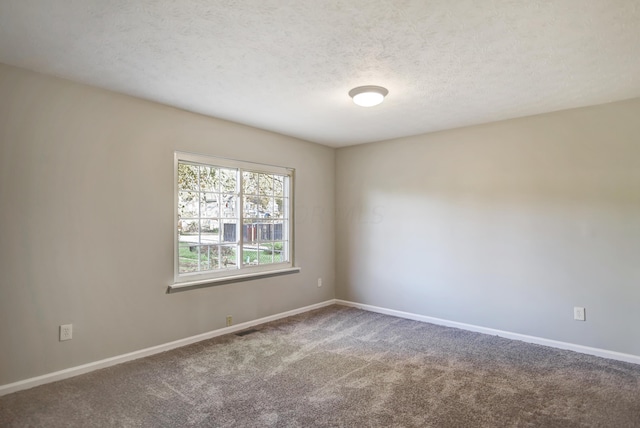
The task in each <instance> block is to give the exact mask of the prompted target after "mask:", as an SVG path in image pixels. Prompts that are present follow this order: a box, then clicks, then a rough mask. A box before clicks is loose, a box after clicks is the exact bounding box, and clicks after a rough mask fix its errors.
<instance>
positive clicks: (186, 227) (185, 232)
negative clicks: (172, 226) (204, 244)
mask: <svg viewBox="0 0 640 428" xmlns="http://www.w3.org/2000/svg"><path fill="white" fill-rule="evenodd" d="M199 232H200V222H199V221H198V220H180V222H179V223H178V233H179V235H180V241H189V242H198V233H199ZM189 236H190V237H194V236H195V241H194V240H193V239H187V237H189ZM183 237H185V239H183Z"/></svg>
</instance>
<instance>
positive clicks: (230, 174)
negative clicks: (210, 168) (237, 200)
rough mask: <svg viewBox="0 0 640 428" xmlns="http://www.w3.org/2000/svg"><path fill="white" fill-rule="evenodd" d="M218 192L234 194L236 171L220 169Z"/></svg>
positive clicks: (236, 185) (235, 189)
mask: <svg viewBox="0 0 640 428" xmlns="http://www.w3.org/2000/svg"><path fill="white" fill-rule="evenodd" d="M219 174H220V176H219V177H220V192H223V193H236V191H237V188H238V184H237V182H236V171H235V170H233V169H220V171H219Z"/></svg>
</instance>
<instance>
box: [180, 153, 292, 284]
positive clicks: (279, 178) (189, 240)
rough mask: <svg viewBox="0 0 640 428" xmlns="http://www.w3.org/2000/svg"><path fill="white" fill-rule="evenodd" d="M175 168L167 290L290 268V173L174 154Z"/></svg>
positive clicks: (240, 163)
mask: <svg viewBox="0 0 640 428" xmlns="http://www.w3.org/2000/svg"><path fill="white" fill-rule="evenodd" d="M174 163H175V180H176V183H175V186H176V192H175V206H176V230H175V233H176V240H175V242H176V248H175V252H176V253H175V283H176V284H174V286H177V287H180V283H185V282H187V283H188V282H192V283H193V282H198V283H203V282H206V280H209V279H211V280H212V281H209V282H215V280H216V279H224V280H229V279H233V278H235V277H247V276H248V277H251V276H254V275H255V276H261V275H263V274H273V273H274V272H280V271H281V272H283V273H286V272H287V269H288V268H291V267H292V266H293V257H292V247H293V245H292V207H293V201H292V198H293V192H292V188H293V170H292V169H289V168H283V167H274V166H269V165H261V164H254V163H249V162H241V161H234V160H228V159H220V158H213V157H207V156H201V155H194V154H187V153H179V152H176V153H175V162H174ZM171 288H172V287H170V289H171Z"/></svg>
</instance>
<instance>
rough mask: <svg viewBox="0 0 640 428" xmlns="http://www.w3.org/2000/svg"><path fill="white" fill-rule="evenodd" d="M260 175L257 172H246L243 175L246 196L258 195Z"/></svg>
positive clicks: (243, 187) (243, 188) (243, 189)
mask: <svg viewBox="0 0 640 428" xmlns="http://www.w3.org/2000/svg"><path fill="white" fill-rule="evenodd" d="M258 175H259V174H257V173H255V172H247V171H244V172H243V173H242V191H243V192H244V194H245V195H257V194H258Z"/></svg>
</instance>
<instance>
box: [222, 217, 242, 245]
mask: <svg viewBox="0 0 640 428" xmlns="http://www.w3.org/2000/svg"><path fill="white" fill-rule="evenodd" d="M237 228H238V224H237V222H236V221H235V220H233V221H225V220H223V221H222V240H223V241H224V242H237V240H238V238H237V236H238V235H237V233H238V232H237V230H236V229H237Z"/></svg>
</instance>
